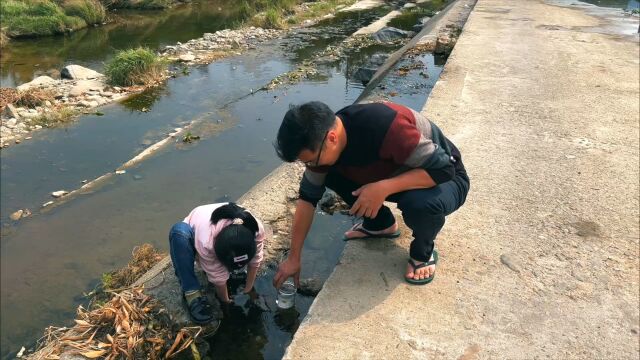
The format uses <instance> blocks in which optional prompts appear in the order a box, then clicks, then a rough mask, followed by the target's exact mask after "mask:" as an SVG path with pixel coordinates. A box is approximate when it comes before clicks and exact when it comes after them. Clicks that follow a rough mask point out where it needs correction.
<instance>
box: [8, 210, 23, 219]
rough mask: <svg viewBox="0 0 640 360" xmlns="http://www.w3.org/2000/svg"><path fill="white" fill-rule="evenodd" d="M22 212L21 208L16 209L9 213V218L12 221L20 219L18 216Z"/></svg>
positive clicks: (20, 215)
mask: <svg viewBox="0 0 640 360" xmlns="http://www.w3.org/2000/svg"><path fill="white" fill-rule="evenodd" d="M23 213H24V211H23V210H18V211H16V212H14V213H13V214H11V215H9V218H10V219H11V220H13V221H18V220H20V218H21V217H22V214H23Z"/></svg>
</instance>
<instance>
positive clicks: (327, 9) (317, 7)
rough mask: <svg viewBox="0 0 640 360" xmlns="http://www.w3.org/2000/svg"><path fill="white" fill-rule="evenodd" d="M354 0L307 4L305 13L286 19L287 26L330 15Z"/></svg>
mask: <svg viewBox="0 0 640 360" xmlns="http://www.w3.org/2000/svg"><path fill="white" fill-rule="evenodd" d="M355 2H356V1H355V0H323V1H317V2H313V3H309V4H308V5H309V7H308V9H307V10H306V11H304V12H302V13H298V14H295V15H293V16H292V17H290V18H289V19H287V22H288V23H289V24H299V23H302V22H303V21H304V20H307V19H316V18H319V17H322V16H324V15H327V14H329V13H332V12H333V11H334V9H335V8H337V7H338V6H346V5H351V4H353V3H355Z"/></svg>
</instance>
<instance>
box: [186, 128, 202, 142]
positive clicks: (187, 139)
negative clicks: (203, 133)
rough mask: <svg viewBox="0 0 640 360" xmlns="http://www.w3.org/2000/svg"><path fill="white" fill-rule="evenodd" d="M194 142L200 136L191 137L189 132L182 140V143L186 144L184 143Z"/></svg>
mask: <svg viewBox="0 0 640 360" xmlns="http://www.w3.org/2000/svg"><path fill="white" fill-rule="evenodd" d="M196 140H200V136H197V135H193V134H192V133H191V131H188V132H187V133H186V134H185V135H184V137H183V138H182V142H186V143H191V142H193V141H196Z"/></svg>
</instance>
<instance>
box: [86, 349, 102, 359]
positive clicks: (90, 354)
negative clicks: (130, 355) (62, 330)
mask: <svg viewBox="0 0 640 360" xmlns="http://www.w3.org/2000/svg"><path fill="white" fill-rule="evenodd" d="M106 353H107V350H95V351H87V352H83V353H80V355H82V356H84V357H88V358H89V359H95V358H97V357H100V356H102V355H104V354H106Z"/></svg>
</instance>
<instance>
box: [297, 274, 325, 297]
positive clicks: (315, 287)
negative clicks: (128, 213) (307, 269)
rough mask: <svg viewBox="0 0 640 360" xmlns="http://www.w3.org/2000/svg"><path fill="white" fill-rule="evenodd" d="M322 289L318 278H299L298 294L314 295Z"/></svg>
mask: <svg viewBox="0 0 640 360" xmlns="http://www.w3.org/2000/svg"><path fill="white" fill-rule="evenodd" d="M320 290H322V281H320V279H318V278H309V279H303V280H300V287H299V288H298V294H300V295H305V296H316V295H318V293H319V292H320Z"/></svg>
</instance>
